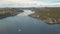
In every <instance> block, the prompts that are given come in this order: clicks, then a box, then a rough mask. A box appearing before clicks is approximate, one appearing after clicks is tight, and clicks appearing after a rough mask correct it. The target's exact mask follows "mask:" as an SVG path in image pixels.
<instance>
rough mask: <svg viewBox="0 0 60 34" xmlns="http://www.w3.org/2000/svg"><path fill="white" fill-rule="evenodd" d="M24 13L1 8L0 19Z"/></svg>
mask: <svg viewBox="0 0 60 34" xmlns="http://www.w3.org/2000/svg"><path fill="white" fill-rule="evenodd" d="M21 12H23V10H20V9H19V8H0V19H2V18H5V17H8V16H14V15H17V14H18V13H21Z"/></svg>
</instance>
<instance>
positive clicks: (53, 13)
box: [31, 7, 60, 24]
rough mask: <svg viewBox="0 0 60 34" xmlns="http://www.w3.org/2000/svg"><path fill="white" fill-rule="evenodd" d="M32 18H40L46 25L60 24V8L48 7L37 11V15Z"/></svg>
mask: <svg viewBox="0 0 60 34" xmlns="http://www.w3.org/2000/svg"><path fill="white" fill-rule="evenodd" d="M31 16H33V17H36V18H39V19H41V20H43V21H44V22H46V23H50V24H55V23H57V24H58V23H60V8H58V7H46V8H40V9H36V10H35V14H32V15H31Z"/></svg>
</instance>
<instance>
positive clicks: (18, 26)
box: [0, 11, 60, 34]
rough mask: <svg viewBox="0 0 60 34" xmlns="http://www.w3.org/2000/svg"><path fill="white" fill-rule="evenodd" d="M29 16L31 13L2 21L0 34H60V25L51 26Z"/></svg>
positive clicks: (0, 20)
mask: <svg viewBox="0 0 60 34" xmlns="http://www.w3.org/2000/svg"><path fill="white" fill-rule="evenodd" d="M25 13H26V14H25ZM27 14H31V11H30V12H28V13H27V11H26V12H23V13H21V14H18V15H16V16H13V17H7V18H4V19H0V34H60V25H59V24H55V25H49V24H46V23H44V22H43V21H41V20H39V19H36V18H32V17H30V16H28V15H27Z"/></svg>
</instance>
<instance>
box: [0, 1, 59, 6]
mask: <svg viewBox="0 0 60 34" xmlns="http://www.w3.org/2000/svg"><path fill="white" fill-rule="evenodd" d="M7 6H8V7H19V6H22V7H23V6H24V7H27V6H28V7H30V6H32V7H34V6H35V7H54V6H57V7H58V6H60V2H56V3H46V2H43V1H34V0H2V1H0V7H7Z"/></svg>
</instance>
